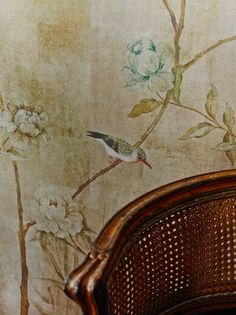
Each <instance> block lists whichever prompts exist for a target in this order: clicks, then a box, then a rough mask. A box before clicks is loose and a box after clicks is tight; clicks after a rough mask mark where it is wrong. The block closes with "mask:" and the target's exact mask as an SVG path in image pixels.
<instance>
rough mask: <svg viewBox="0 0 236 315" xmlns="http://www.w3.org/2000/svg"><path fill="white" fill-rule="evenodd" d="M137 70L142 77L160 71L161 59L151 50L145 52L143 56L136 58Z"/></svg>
mask: <svg viewBox="0 0 236 315" xmlns="http://www.w3.org/2000/svg"><path fill="white" fill-rule="evenodd" d="M135 62H136V68H137V71H138V73H139V74H140V75H142V76H145V75H151V74H153V73H155V72H156V71H157V70H158V69H159V63H160V60H159V57H158V55H157V54H156V53H155V52H153V51H150V50H147V51H145V52H143V53H142V54H141V55H138V56H136V61H135Z"/></svg>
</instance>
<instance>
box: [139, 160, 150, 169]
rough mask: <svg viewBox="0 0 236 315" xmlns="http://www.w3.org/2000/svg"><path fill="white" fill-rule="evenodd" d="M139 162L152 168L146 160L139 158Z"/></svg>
mask: <svg viewBox="0 0 236 315" xmlns="http://www.w3.org/2000/svg"><path fill="white" fill-rule="evenodd" d="M141 162H143V164H145V165H147V166H148V167H149V168H152V167H151V165H150V164H149V163H148V161H147V160H141Z"/></svg>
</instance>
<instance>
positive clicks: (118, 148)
mask: <svg viewBox="0 0 236 315" xmlns="http://www.w3.org/2000/svg"><path fill="white" fill-rule="evenodd" d="M87 136H89V137H92V138H94V139H95V140H97V141H99V142H101V143H102V144H103V145H104V146H105V149H106V152H107V154H108V156H109V157H110V158H111V160H112V162H115V161H117V160H121V161H124V162H131V163H137V162H142V163H144V164H145V165H147V166H148V167H150V168H152V167H151V165H150V164H149V163H148V161H147V158H146V154H145V152H144V150H143V149H141V148H135V147H133V146H132V145H130V144H129V143H128V142H126V141H125V140H123V139H121V138H116V137H112V136H109V135H105V134H103V133H100V132H96V131H87Z"/></svg>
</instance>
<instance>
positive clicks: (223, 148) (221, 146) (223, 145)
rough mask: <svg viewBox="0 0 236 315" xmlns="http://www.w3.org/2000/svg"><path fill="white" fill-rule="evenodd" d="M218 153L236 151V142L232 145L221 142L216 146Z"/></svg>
mask: <svg viewBox="0 0 236 315" xmlns="http://www.w3.org/2000/svg"><path fill="white" fill-rule="evenodd" d="M216 148H217V150H218V151H223V152H226V151H230V150H236V142H234V143H231V142H221V143H219V144H217V146H216Z"/></svg>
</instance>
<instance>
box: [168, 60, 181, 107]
mask: <svg viewBox="0 0 236 315" xmlns="http://www.w3.org/2000/svg"><path fill="white" fill-rule="evenodd" d="M172 73H173V75H174V77H175V80H174V88H173V89H172V90H171V91H170V95H171V99H173V100H174V101H175V102H177V103H179V98H180V94H181V89H180V87H181V83H182V79H183V75H182V67H181V66H176V67H174V68H173V69H172Z"/></svg>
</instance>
